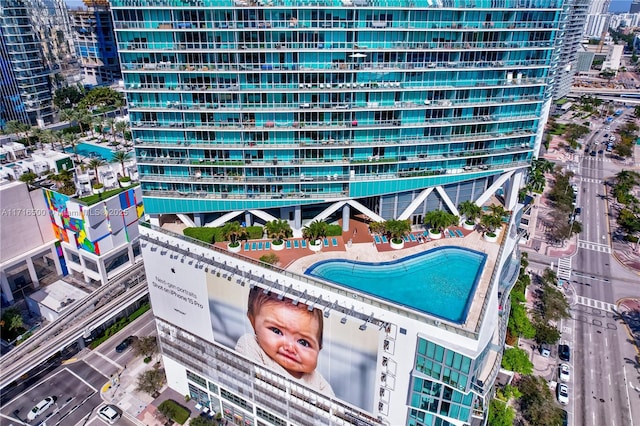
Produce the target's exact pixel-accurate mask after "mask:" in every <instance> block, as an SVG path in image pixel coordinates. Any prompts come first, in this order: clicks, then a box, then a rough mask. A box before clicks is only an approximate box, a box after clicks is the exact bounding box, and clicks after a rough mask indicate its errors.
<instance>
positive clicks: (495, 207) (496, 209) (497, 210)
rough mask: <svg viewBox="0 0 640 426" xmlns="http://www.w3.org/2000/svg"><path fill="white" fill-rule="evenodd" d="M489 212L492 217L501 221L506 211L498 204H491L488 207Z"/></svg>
mask: <svg viewBox="0 0 640 426" xmlns="http://www.w3.org/2000/svg"><path fill="white" fill-rule="evenodd" d="M489 211H490V212H491V214H492V215H494V216H496V217H497V218H498V219H500V220H501V221H502V218H503V217H505V216H506V215H507V210H505V209H504V207H502V206H501V205H500V204H491V205H490V206H489Z"/></svg>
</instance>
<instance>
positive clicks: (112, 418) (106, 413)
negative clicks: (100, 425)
mask: <svg viewBox="0 0 640 426" xmlns="http://www.w3.org/2000/svg"><path fill="white" fill-rule="evenodd" d="M98 416H99V417H100V418H101V419H102V420H104V421H105V422H107V423H109V424H110V425H112V424H115V422H117V421H118V419H119V418H120V417H122V410H120V409H119V408H118V407H116V406H115V405H105V406H104V407H102V408H101V409H99V410H98Z"/></svg>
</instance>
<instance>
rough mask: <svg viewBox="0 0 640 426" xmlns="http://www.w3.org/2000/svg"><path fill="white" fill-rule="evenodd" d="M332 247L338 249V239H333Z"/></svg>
mask: <svg viewBox="0 0 640 426" xmlns="http://www.w3.org/2000/svg"><path fill="white" fill-rule="evenodd" d="M331 245H332V246H334V247H338V239H337V238H332V239H331Z"/></svg>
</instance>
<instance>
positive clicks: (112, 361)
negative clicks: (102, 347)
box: [93, 351, 122, 370]
mask: <svg viewBox="0 0 640 426" xmlns="http://www.w3.org/2000/svg"><path fill="white" fill-rule="evenodd" d="M93 353H94V354H95V355H98V356H99V357H100V358H102V359H104V360H105V361H108V362H109V363H111V364H113V365H114V366H116V368H117V369H118V370H122V366H121V365H120V364H118V363H117V362H115V361H114V360H112V359H111V358H109V357H108V356H106V355H103V354H101V353H100V352H97V351H94V352H93Z"/></svg>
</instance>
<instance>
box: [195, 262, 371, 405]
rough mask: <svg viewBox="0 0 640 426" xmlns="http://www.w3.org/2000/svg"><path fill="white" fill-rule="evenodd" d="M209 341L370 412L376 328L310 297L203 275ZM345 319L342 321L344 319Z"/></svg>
mask: <svg viewBox="0 0 640 426" xmlns="http://www.w3.org/2000/svg"><path fill="white" fill-rule="evenodd" d="M207 292H208V294H209V310H210V314H211V327H212V330H213V338H214V341H215V342H217V343H219V344H221V345H223V346H225V347H227V348H229V349H231V350H234V351H235V352H237V353H238V354H239V355H241V356H243V357H245V358H247V359H249V360H250V361H253V362H254V363H256V364H257V365H259V366H262V367H266V368H268V369H270V370H272V371H274V372H275V373H278V374H279V375H281V376H283V377H285V378H288V379H290V380H292V381H295V382H297V383H299V384H302V385H304V386H307V387H308V388H310V389H312V390H315V391H317V392H319V393H321V394H323V395H325V396H332V397H337V398H339V399H341V400H344V401H346V402H348V403H350V404H352V405H355V406H357V407H359V408H361V409H363V410H366V411H369V412H373V411H374V410H373V408H374V407H373V405H374V392H372V389H375V388H376V387H375V375H376V358H377V354H378V342H379V333H380V331H379V329H378V327H373V326H371V327H367V328H366V329H365V330H362V329H360V325H361V324H362V322H361V320H357V319H356V318H353V317H352V318H349V317H345V315H344V314H341V313H340V312H333V315H328V316H327V317H325V316H324V315H323V311H322V310H321V309H319V308H317V307H314V304H313V302H312V301H306V300H304V299H298V298H297V297H293V298H289V297H287V296H286V295H283V294H280V293H276V292H272V291H270V289H269V288H266V287H262V286H260V285H255V286H251V285H250V284H248V283H247V284H245V285H244V286H240V285H238V284H237V283H236V282H233V281H228V280H225V279H221V278H220V277H217V276H216V275H212V274H208V275H207ZM345 318H346V321H345Z"/></svg>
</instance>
